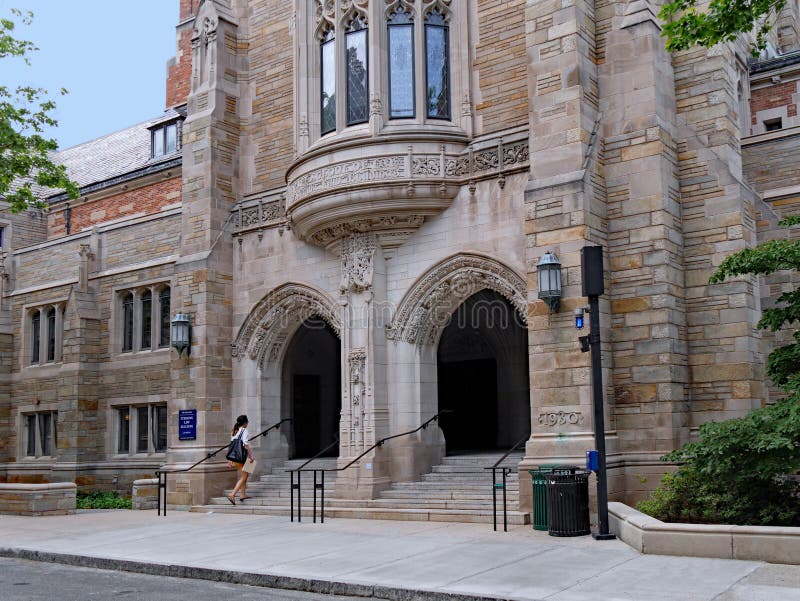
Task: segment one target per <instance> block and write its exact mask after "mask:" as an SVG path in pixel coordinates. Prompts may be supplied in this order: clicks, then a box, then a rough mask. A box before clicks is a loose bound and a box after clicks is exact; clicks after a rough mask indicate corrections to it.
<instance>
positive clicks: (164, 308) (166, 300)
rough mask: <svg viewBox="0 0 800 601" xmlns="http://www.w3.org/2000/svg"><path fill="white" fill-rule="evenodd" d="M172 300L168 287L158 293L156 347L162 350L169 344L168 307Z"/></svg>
mask: <svg viewBox="0 0 800 601" xmlns="http://www.w3.org/2000/svg"><path fill="white" fill-rule="evenodd" d="M171 298H172V290H171V289H170V287H169V286H164V287H163V288H162V289H161V292H159V293H158V311H159V332H158V346H159V348H164V347H168V346H169V342H170V340H169V339H170V305H171Z"/></svg>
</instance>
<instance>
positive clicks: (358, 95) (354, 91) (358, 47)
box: [345, 17, 369, 125]
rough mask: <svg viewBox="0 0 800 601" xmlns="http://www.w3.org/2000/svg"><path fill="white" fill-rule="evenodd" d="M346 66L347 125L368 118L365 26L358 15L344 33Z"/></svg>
mask: <svg viewBox="0 0 800 601" xmlns="http://www.w3.org/2000/svg"><path fill="white" fill-rule="evenodd" d="M345 46H346V53H347V56H346V59H345V64H346V66H347V125H355V124H356V123H364V121H367V120H368V119H369V82H368V81H367V77H368V72H367V27H366V24H365V23H364V22H363V21H362V20H361V18H360V17H355V18H354V19H353V20H352V21H350V25H349V26H348V27H347V33H346V34H345Z"/></svg>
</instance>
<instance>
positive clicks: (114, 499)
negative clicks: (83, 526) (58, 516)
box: [77, 491, 132, 509]
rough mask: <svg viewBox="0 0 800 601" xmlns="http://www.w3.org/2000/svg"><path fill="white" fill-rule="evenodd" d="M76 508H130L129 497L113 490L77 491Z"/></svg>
mask: <svg viewBox="0 0 800 601" xmlns="http://www.w3.org/2000/svg"><path fill="white" fill-rule="evenodd" d="M77 508H78V509H131V508H132V502H131V499H130V497H120V496H119V495H118V494H117V493H115V492H104V491H94V492H80V491H79V492H78V496H77Z"/></svg>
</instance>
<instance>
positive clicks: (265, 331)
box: [231, 282, 341, 363]
mask: <svg viewBox="0 0 800 601" xmlns="http://www.w3.org/2000/svg"><path fill="white" fill-rule="evenodd" d="M336 307H337V305H336V303H335V302H334V301H333V300H332V299H331V298H330V297H328V295H327V294H325V293H324V292H322V291H320V290H316V289H315V288H312V287H311V286H308V285H306V284H298V283H293V282H291V283H287V284H283V285H282V286H279V287H277V288H275V289H274V290H273V291H272V292H270V293H269V294H267V295H266V296H265V297H264V298H263V299H261V301H259V303H258V304H257V305H256V306H255V307H253V310H252V311H251V312H250V315H249V316H248V317H247V319H246V320H245V322H244V324H242V327H241V328H240V329H239V333H238V334H237V335H236V340H235V342H234V343H233V344H232V345H231V346H232V351H231V354H232V356H234V357H236V358H238V359H240V360H241V359H242V358H243V357H244V356H248V357H249V358H250V359H253V360H255V361H258V362H259V363H261V362H263V361H264V360H265V359H266V360H267V361H277V360H278V359H279V357H280V354H281V352H282V351H283V349H284V348H285V347H286V344H287V341H288V339H289V337H290V336H289V335H290V334H291V333H292V332H294V331H295V330H296V329H297V327H298V326H299V325H300V324H301V323H303V322H304V321H305V320H306V319H308V318H310V317H319V318H321V319H322V320H323V321H325V323H327V324H328V325H329V326H330V327H331V328H333V330H334V331H335V332H336V334H337V335H339V333H340V332H341V320H340V318H339V315H338V312H337V309H336Z"/></svg>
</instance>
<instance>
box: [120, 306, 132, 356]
mask: <svg viewBox="0 0 800 601" xmlns="http://www.w3.org/2000/svg"><path fill="white" fill-rule="evenodd" d="M132 350H133V294H126V295H125V297H124V298H123V299H122V351H123V352H125V351H132Z"/></svg>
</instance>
